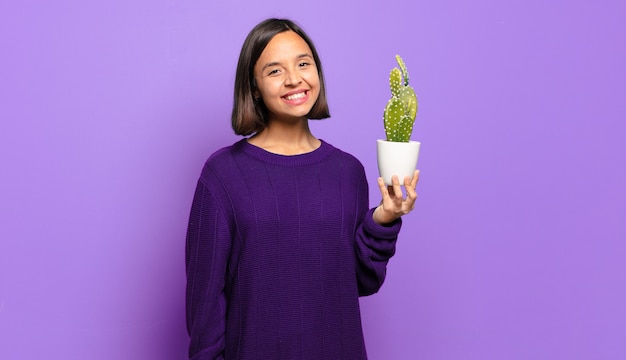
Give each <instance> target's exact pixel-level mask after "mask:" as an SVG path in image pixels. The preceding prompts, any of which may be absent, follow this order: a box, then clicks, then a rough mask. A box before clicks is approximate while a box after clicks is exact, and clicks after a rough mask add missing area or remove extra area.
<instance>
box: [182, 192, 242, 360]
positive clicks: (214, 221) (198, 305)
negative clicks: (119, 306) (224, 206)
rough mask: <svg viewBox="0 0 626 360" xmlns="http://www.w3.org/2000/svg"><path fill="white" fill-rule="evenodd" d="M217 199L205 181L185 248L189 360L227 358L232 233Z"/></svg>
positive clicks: (196, 197) (194, 206) (195, 201)
mask: <svg viewBox="0 0 626 360" xmlns="http://www.w3.org/2000/svg"><path fill="white" fill-rule="evenodd" d="M227 224H228V222H227V221H226V220H225V218H224V216H223V214H222V213H221V212H220V211H219V207H218V206H216V202H215V198H214V197H213V196H212V194H211V192H210V191H209V190H208V189H207V187H206V185H205V184H204V183H202V181H198V185H197V187H196V191H195V194H194V199H193V203H192V206H191V213H190V216H189V225H188V228H187V241H186V249H185V263H186V271H187V291H186V310H187V331H188V333H189V336H190V338H191V341H190V344H189V358H190V359H193V360H209V359H210V360H215V359H222V358H223V355H222V354H223V351H224V347H225V339H224V333H225V327H226V325H225V324H226V319H225V316H226V297H225V295H224V286H225V280H224V279H225V274H226V266H227V263H228V255H229V253H230V244H231V234H230V231H229V228H228V225H227Z"/></svg>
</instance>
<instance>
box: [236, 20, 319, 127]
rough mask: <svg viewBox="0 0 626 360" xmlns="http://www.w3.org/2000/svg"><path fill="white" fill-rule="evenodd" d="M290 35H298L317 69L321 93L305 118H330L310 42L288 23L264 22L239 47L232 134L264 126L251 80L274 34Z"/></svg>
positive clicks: (262, 110) (264, 116)
mask: <svg viewBox="0 0 626 360" xmlns="http://www.w3.org/2000/svg"><path fill="white" fill-rule="evenodd" d="M285 31H293V32H295V33H296V34H298V35H299V36H300V37H301V38H302V39H303V40H304V41H305V42H306V43H307V45H309V48H311V52H312V53H313V60H315V65H316V66H317V74H318V76H319V79H320V92H319V96H318V98H317V101H316V102H315V104H313V107H312V108H311V111H310V112H309V114H307V117H308V118H309V119H325V118H328V117H330V112H329V110H328V101H327V100H326V89H325V86H324V74H323V72H322V63H321V61H320V58H319V55H318V54H317V50H315V46H314V45H313V41H311V39H310V38H309V37H308V36H307V34H306V33H305V32H304V30H302V28H300V27H299V26H298V25H297V24H295V23H294V22H293V21H291V20H287V19H267V20H265V21H263V22H261V23H259V24H258V25H257V26H255V27H254V29H252V31H250V33H249V34H248V37H246V40H245V41H244V43H243V46H242V47H241V53H240V54H239V62H238V63H237V73H236V75H235V97H234V101H233V112H232V116H231V121H232V126H233V130H235V134H237V135H250V134H252V133H255V132H259V131H261V130H263V129H264V128H265V126H267V120H268V119H267V109H266V108H265V105H264V104H263V102H262V101H258V100H257V101H255V94H254V93H255V90H256V83H255V80H254V65H255V64H256V62H257V61H258V60H259V57H260V56H261V53H262V52H263V50H264V49H265V47H266V46H267V44H268V43H269V42H270V41H271V40H272V39H273V38H274V36H276V34H279V33H282V32H285Z"/></svg>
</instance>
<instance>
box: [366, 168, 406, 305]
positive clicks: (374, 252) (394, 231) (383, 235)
mask: <svg viewBox="0 0 626 360" xmlns="http://www.w3.org/2000/svg"><path fill="white" fill-rule="evenodd" d="M358 191H359V194H358V197H359V200H358V204H357V206H358V208H357V212H358V214H361V215H360V216H362V217H361V218H360V219H359V220H360V221H359V222H358V223H357V224H359V225H358V227H357V230H356V256H357V281H358V288H359V295H360V296H367V295H371V294H374V293H376V292H378V290H379V289H380V287H381V286H382V284H383V282H384V281H385V275H386V273H387V263H388V262H389V259H390V258H391V257H392V256H393V255H394V253H395V251H396V240H397V239H398V233H399V232H400V228H401V226H402V219H401V218H400V219H397V220H396V221H394V222H392V223H391V224H387V225H385V226H383V225H379V224H377V223H376V222H375V221H374V218H373V214H374V208H371V209H368V206H369V200H368V186H367V180H366V179H365V175H364V176H363V177H362V178H361V181H360V182H359V186H358Z"/></svg>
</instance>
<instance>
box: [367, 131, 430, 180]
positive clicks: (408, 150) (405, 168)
mask: <svg viewBox="0 0 626 360" xmlns="http://www.w3.org/2000/svg"><path fill="white" fill-rule="evenodd" d="M419 153H420V142H419V141H409V142H408V143H405V142H394V141H386V140H377V154H378V172H379V174H380V176H381V177H382V178H383V180H384V181H385V184H387V185H391V177H392V176H393V175H398V180H400V185H404V177H405V176H408V177H409V178H412V177H413V173H414V172H415V169H417V158H418V156H419Z"/></svg>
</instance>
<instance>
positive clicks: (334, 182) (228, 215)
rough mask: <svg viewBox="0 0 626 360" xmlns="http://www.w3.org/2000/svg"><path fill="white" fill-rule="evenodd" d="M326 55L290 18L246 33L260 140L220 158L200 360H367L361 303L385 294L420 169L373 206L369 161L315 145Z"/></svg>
mask: <svg viewBox="0 0 626 360" xmlns="http://www.w3.org/2000/svg"><path fill="white" fill-rule="evenodd" d="M329 116H330V115H329V111H328V106H327V102H326V95H325V89H324V77H323V73H322V65H321V62H320V58H319V56H318V54H317V51H316V50H315V47H314V46H313V43H312V42H311V40H310V39H309V37H308V36H307V35H306V34H305V33H304V31H302V29H301V28H300V27H298V26H297V25H296V24H294V23H293V22H291V21H289V20H281V19H269V20H266V21H263V22H262V23H260V24H259V25H257V26H256V27H255V28H254V29H253V30H252V31H251V32H250V34H249V35H248V37H247V38H246V40H245V42H244V44H243V47H242V49H241V54H240V57H239V64H238V66H237V73H236V80H235V98H234V105H233V112H232V126H233V129H234V130H235V133H237V134H240V135H244V136H247V135H251V136H250V137H248V138H244V139H242V140H240V141H238V142H236V143H235V144H233V145H232V146H229V147H226V148H223V149H221V150H219V151H217V152H216V153H214V154H213V155H212V156H211V157H210V158H209V159H208V160H207V162H206V164H205V165H204V168H203V170H202V173H201V176H200V179H199V181H198V185H197V188H196V191H195V195H194V199H193V204H192V207H191V215H190V219H189V227H188V231H187V244H186V269H187V328H188V331H189V334H190V337H191V342H190V347H189V356H190V358H191V359H195V360H200V359H227V360H231V359H263V360H275V359H316V360H319V359H350V360H358V359H366V358H367V356H366V352H365V345H364V343H363V333H362V329H361V318H360V312H359V302H358V298H359V296H364V295H370V294H373V293H375V292H377V291H378V289H379V288H380V286H381V285H382V282H383V280H384V278H385V271H386V265H387V261H388V260H389V258H390V257H391V256H392V255H393V254H394V251H395V243H396V239H397V235H398V232H399V231H400V225H401V219H400V216H402V215H404V214H407V213H408V212H410V211H411V210H412V209H413V206H414V202H415V199H416V197H417V195H416V193H415V187H416V184H417V180H418V175H419V174H418V172H417V171H416V172H415V175H414V176H413V178H412V179H409V178H408V177H407V178H405V179H403V180H404V185H405V187H406V194H407V195H406V198H403V195H402V191H401V188H400V184H399V180H398V179H397V177H395V178H394V179H393V186H391V187H389V188H388V187H387V186H385V185H384V183H383V181H382V179H379V180H378V186H379V187H380V191H381V194H382V201H381V203H380V205H379V206H377V207H375V208H372V209H369V201H368V184H367V179H366V177H365V172H364V169H363V166H362V165H361V163H360V162H359V161H358V160H357V159H356V158H354V157H353V156H351V155H349V154H347V153H345V152H342V151H341V150H338V149H337V148H335V147H333V146H331V145H330V144H328V143H326V142H324V141H323V140H320V139H317V138H316V137H315V136H313V134H312V133H311V131H310V130H309V126H308V119H322V118H327V117H329Z"/></svg>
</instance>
